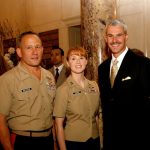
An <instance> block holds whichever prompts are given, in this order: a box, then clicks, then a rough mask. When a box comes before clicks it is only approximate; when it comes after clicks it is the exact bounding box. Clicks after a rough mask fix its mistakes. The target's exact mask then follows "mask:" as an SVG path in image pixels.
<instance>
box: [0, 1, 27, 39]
mask: <svg viewBox="0 0 150 150" xmlns="http://www.w3.org/2000/svg"><path fill="white" fill-rule="evenodd" d="M24 7H25V0H0V23H1V24H2V25H3V24H4V23H5V28H7V26H8V25H10V26H11V28H12V29H13V31H14V33H13V34H14V36H15V35H16V34H17V33H18V30H19V31H22V30H24V29H25V28H26V27H27V24H26V13H25V9H24ZM7 19H8V23H7V21H6V20H7ZM3 26H4V25H3Z"/></svg>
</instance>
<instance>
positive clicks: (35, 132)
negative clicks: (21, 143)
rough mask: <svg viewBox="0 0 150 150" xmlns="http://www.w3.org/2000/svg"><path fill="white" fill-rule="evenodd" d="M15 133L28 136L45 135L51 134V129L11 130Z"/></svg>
mask: <svg viewBox="0 0 150 150" xmlns="http://www.w3.org/2000/svg"><path fill="white" fill-rule="evenodd" d="M12 132H13V133H15V134H18V135H22V136H30V137H46V136H49V135H50V134H51V129H48V130H45V131H19V130H17V131H16V130H15V131H14V130H13V131H12Z"/></svg>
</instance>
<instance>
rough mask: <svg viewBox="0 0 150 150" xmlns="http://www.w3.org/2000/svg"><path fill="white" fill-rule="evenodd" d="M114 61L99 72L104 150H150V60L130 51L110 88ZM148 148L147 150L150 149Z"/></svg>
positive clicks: (107, 61) (103, 65) (100, 68)
mask: <svg viewBox="0 0 150 150" xmlns="http://www.w3.org/2000/svg"><path fill="white" fill-rule="evenodd" d="M110 63H111V58H109V59H107V60H106V61H104V62H103V63H102V64H101V65H100V66H99V69H98V72H99V86H100V91H101V100H102V111H103V123H104V124H103V125H104V127H103V129H104V143H103V145H104V150H124V149H126V150H130V149H131V150H133V149H135V148H141V149H143V150H145V148H144V147H146V146H147V148H148V149H150V144H149V138H147V137H146V135H147V136H150V123H149V118H150V59H148V58H146V57H141V56H138V55H136V54H135V53H133V52H132V51H131V50H128V52H127V53H126V55H125V57H124V59H123V61H122V64H121V66H120V69H119V71H118V74H117V76H116V79H115V81H114V86H113V88H111V85H110V78H109V75H110ZM147 148H146V149H147Z"/></svg>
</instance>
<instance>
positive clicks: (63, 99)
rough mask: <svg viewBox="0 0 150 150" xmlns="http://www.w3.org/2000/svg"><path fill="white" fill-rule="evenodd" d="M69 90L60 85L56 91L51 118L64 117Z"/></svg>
mask: <svg viewBox="0 0 150 150" xmlns="http://www.w3.org/2000/svg"><path fill="white" fill-rule="evenodd" d="M68 95H69V88H68V87H67V85H64V84H63V85H62V86H60V87H58V88H57V90H56V97H55V100H54V111H53V116H55V117H63V118H64V117H65V115H66V109H67V104H68Z"/></svg>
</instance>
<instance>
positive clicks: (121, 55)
mask: <svg viewBox="0 0 150 150" xmlns="http://www.w3.org/2000/svg"><path fill="white" fill-rule="evenodd" d="M127 51H128V47H126V48H125V50H124V51H123V52H122V53H121V54H120V55H119V56H118V57H117V60H118V63H117V66H118V67H120V66H121V63H122V61H123V58H124V57H125V55H126V53H127ZM115 59H116V58H115V57H114V56H113V55H112V60H111V66H112V62H113V61H114V60H115Z"/></svg>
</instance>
